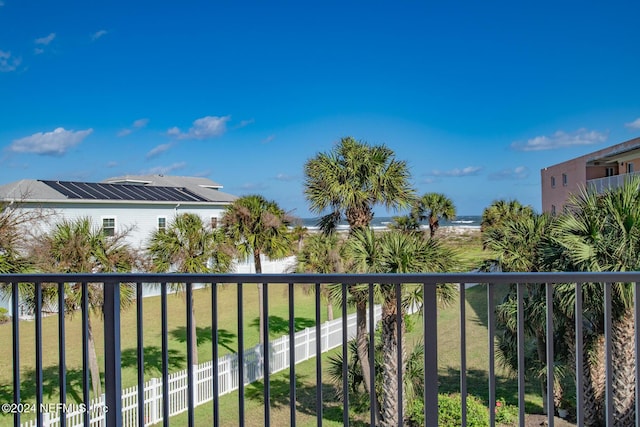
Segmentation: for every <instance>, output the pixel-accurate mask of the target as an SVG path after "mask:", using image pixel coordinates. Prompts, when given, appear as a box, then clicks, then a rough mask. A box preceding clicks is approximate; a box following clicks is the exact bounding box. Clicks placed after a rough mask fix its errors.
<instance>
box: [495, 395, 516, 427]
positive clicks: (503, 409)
mask: <svg viewBox="0 0 640 427" xmlns="http://www.w3.org/2000/svg"><path fill="white" fill-rule="evenodd" d="M517 420H518V407H517V406H513V405H507V404H506V403H505V402H504V399H499V400H498V401H496V423H497V424H510V425H513V424H514V423H515V422H516V421H517Z"/></svg>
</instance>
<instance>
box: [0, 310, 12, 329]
mask: <svg viewBox="0 0 640 427" xmlns="http://www.w3.org/2000/svg"><path fill="white" fill-rule="evenodd" d="M7 313H9V312H8V311H7V309H6V308H4V307H0V325H1V324H3V323H6V322H8V321H9V319H11V317H10V316H9V314H7Z"/></svg>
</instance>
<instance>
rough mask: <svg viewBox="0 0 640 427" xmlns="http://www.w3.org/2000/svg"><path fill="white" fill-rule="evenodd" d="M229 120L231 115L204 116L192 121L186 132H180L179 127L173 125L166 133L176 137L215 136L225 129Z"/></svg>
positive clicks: (198, 137) (205, 137)
mask: <svg viewBox="0 0 640 427" xmlns="http://www.w3.org/2000/svg"><path fill="white" fill-rule="evenodd" d="M229 120H231V116H224V117H218V116H206V117H202V118H200V119H198V120H196V121H194V122H193V126H191V128H190V129H189V131H188V132H181V131H180V129H179V128H177V127H175V126H174V127H172V128H171V129H169V130H168V131H167V134H168V135H170V136H175V137H177V138H178V139H209V138H215V137H217V136H220V135H222V134H223V133H225V132H226V131H227V122H228V121H229Z"/></svg>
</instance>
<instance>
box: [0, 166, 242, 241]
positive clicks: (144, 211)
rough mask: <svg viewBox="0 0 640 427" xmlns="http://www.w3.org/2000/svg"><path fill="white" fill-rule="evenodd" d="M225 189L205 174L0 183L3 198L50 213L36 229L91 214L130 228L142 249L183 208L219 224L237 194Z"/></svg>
mask: <svg viewBox="0 0 640 427" xmlns="http://www.w3.org/2000/svg"><path fill="white" fill-rule="evenodd" d="M221 188H222V185H220V184H218V183H216V182H214V181H211V180H210V179H207V178H199V177H184V176H163V175H135V176H134V175H127V176H122V177H115V178H109V179H107V180H105V181H103V182H99V183H98V182H79V181H51V180H32V179H25V180H21V181H17V182H13V183H10V184H6V185H2V186H0V202H4V203H15V204H16V205H17V206H19V207H20V209H34V210H35V209H39V210H42V211H46V212H48V213H49V214H50V215H49V216H48V218H49V221H48V222H49V223H48V224H47V223H42V224H38V225H37V227H39V228H40V230H38V231H43V232H44V231H47V229H48V228H49V227H50V226H51V225H52V224H55V223H56V222H58V221H59V220H60V219H62V218H66V219H69V220H73V219H76V218H82V217H89V218H91V220H92V221H93V224H94V225H98V226H100V227H102V230H103V231H104V233H106V234H108V235H114V234H116V233H121V232H124V231H127V230H128V235H127V236H128V241H129V243H130V244H131V245H132V246H133V247H134V248H142V247H144V246H145V244H146V242H147V240H148V239H149V236H150V235H151V233H152V232H153V231H155V230H158V229H162V228H164V227H166V226H167V224H168V223H169V222H170V221H171V220H172V219H173V218H174V217H175V216H176V214H179V213H183V212H191V213H196V214H198V215H200V216H201V217H202V218H203V219H204V220H205V221H210V223H211V226H212V227H217V225H218V222H219V220H220V218H221V217H222V214H223V212H224V209H225V207H226V206H228V205H229V204H231V203H232V202H233V201H234V200H235V199H236V196H233V195H231V194H228V193H224V192H222V191H221Z"/></svg>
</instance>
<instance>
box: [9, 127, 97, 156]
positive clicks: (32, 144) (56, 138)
mask: <svg viewBox="0 0 640 427" xmlns="http://www.w3.org/2000/svg"><path fill="white" fill-rule="evenodd" d="M91 132H93V129H86V130H79V131H73V130H65V129H64V128H57V129H55V130H54V131H53V132H44V133H43V132H38V133H34V134H33V135H31V136H27V137H24V138H20V139H16V140H14V141H13V142H12V143H11V145H10V146H9V147H8V149H9V151H13V152H14V153H34V154H43V155H51V156H62V155H63V154H65V153H66V152H67V151H68V150H69V149H70V148H72V147H74V146H76V145H78V144H80V143H81V142H82V140H83V139H85V138H86V137H87V136H89V135H90V134H91Z"/></svg>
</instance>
